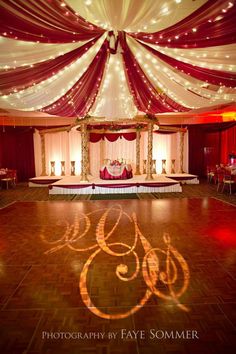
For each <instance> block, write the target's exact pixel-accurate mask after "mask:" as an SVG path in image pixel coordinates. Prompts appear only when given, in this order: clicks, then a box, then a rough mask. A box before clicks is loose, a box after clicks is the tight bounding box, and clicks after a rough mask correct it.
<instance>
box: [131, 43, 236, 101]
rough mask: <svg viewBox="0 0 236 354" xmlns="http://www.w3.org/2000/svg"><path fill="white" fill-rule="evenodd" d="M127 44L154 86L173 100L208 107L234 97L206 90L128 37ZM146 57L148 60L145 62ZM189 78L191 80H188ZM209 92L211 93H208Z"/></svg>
mask: <svg viewBox="0 0 236 354" xmlns="http://www.w3.org/2000/svg"><path fill="white" fill-rule="evenodd" d="M127 42H128V43H129V46H130V48H131V50H132V52H133V53H135V54H136V58H137V60H138V62H139V64H140V66H141V67H142V69H143V70H144V71H145V73H146V75H147V76H148V78H149V80H150V81H151V82H152V84H153V85H154V86H158V87H159V89H162V90H163V91H164V92H165V93H166V94H167V95H168V96H170V97H171V98H172V99H173V100H174V101H176V102H178V103H180V104H182V105H184V106H185V107H189V108H199V107H208V106H210V105H216V104H222V103H225V102H227V101H229V100H232V99H233V98H234V95H232V94H227V95H222V94H221V95H219V94H218V92H217V91H216V92H213V91H210V90H207V93H206V90H205V89H204V88H202V87H201V85H202V84H203V82H202V81H199V80H197V79H192V78H190V76H188V75H185V74H182V73H180V72H179V71H178V72H177V71H176V70H174V69H173V68H172V67H171V66H169V65H168V64H166V63H164V62H163V61H162V60H160V59H157V58H156V57H155V56H154V55H152V54H151V53H149V52H148V51H147V50H146V49H145V48H144V47H141V46H140V45H139V44H138V43H137V42H136V41H135V40H134V39H132V38H129V39H128V41H127ZM147 59H149V60H148V62H147ZM190 80H191V81H190ZM190 89H191V90H195V91H196V92H197V93H199V94H201V95H202V96H206V95H209V97H208V98H204V97H199V96H197V95H195V94H194V93H193V92H190V91H189V90H190ZM220 89H221V88H220ZM210 92H211V94H209V93H210Z"/></svg>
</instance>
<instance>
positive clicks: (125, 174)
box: [100, 167, 133, 180]
mask: <svg viewBox="0 0 236 354" xmlns="http://www.w3.org/2000/svg"><path fill="white" fill-rule="evenodd" d="M132 177H133V173H132V171H128V170H127V169H126V168H124V170H123V172H122V174H121V175H119V176H113V175H111V174H110V173H109V172H108V170H107V168H106V167H105V168H104V169H103V170H102V171H100V178H101V179H107V180H113V179H129V178H132Z"/></svg>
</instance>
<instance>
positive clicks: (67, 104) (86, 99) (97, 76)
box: [42, 40, 109, 117]
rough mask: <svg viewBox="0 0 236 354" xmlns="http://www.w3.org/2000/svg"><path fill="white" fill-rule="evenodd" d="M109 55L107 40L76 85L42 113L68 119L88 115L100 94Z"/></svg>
mask: <svg viewBox="0 0 236 354" xmlns="http://www.w3.org/2000/svg"><path fill="white" fill-rule="evenodd" d="M108 55H109V52H108V42H107V40H105V41H104V43H103V45H102V47H101V48H100V50H99V51H98V53H97V55H96V56H95V58H94V59H93V61H92V62H91V64H90V65H89V67H88V69H87V70H86V72H85V73H84V74H83V75H82V76H81V78H80V79H79V80H78V81H77V82H76V84H75V85H74V86H73V87H72V88H71V89H70V90H68V91H67V93H66V94H65V95H63V96H62V97H61V98H60V99H59V100H57V101H56V102H54V103H53V104H51V105H49V106H47V107H45V108H43V109H42V111H44V112H47V113H50V114H54V115H61V116H67V117H75V116H80V117H83V116H84V115H86V114H87V113H88V111H89V110H90V108H91V107H92V105H93V103H94V101H95V99H96V96H97V94H98V91H99V88H100V85H101V81H102V77H103V74H104V69H105V64H106V61H107V57H108Z"/></svg>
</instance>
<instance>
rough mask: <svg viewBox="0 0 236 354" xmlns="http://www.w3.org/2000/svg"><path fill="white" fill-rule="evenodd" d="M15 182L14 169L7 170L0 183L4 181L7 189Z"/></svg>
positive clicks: (13, 185) (14, 184)
mask: <svg viewBox="0 0 236 354" xmlns="http://www.w3.org/2000/svg"><path fill="white" fill-rule="evenodd" d="M16 182H17V174H16V170H8V171H7V173H6V176H5V177H4V178H2V179H1V184H2V183H5V185H6V189H8V188H9V187H10V186H11V187H13V188H14V187H15V186H16Z"/></svg>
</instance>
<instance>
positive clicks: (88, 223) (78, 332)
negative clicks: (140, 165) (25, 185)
mask: <svg viewBox="0 0 236 354" xmlns="http://www.w3.org/2000/svg"><path fill="white" fill-rule="evenodd" d="M235 216H236V209H235V206H232V205H230V204H226V203H224V202H221V201H219V200H216V199H213V198H202V199H201V198H191V199H162V200H139V201H138V200H129V201H128V202H127V201H125V200H120V201H118V202H115V201H111V200H107V201H78V202H77V201H76V202H64V201H63V202H60V201H54V202H16V203H14V204H11V205H9V206H8V207H6V208H4V209H2V210H1V212H0V225H1V228H0V333H1V335H0V352H1V353H4V354H18V353H21V354H23V353H24V354H39V353H43V354H44V353H55V354H62V353H80V354H85V353H86V354H87V353H107V354H108V353H112V354H113V353H117V354H121V353H122V354H130V353H132V354H156V353H161V354H165V353H186V354H187V353H191V354H194V353H201V354H213V353H214V354H215V353H227V354H229V353H234V349H235V348H234V344H235V320H236V317H235V312H233V310H235V305H236V303H235V299H236V288H235V259H236V239H235Z"/></svg>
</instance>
